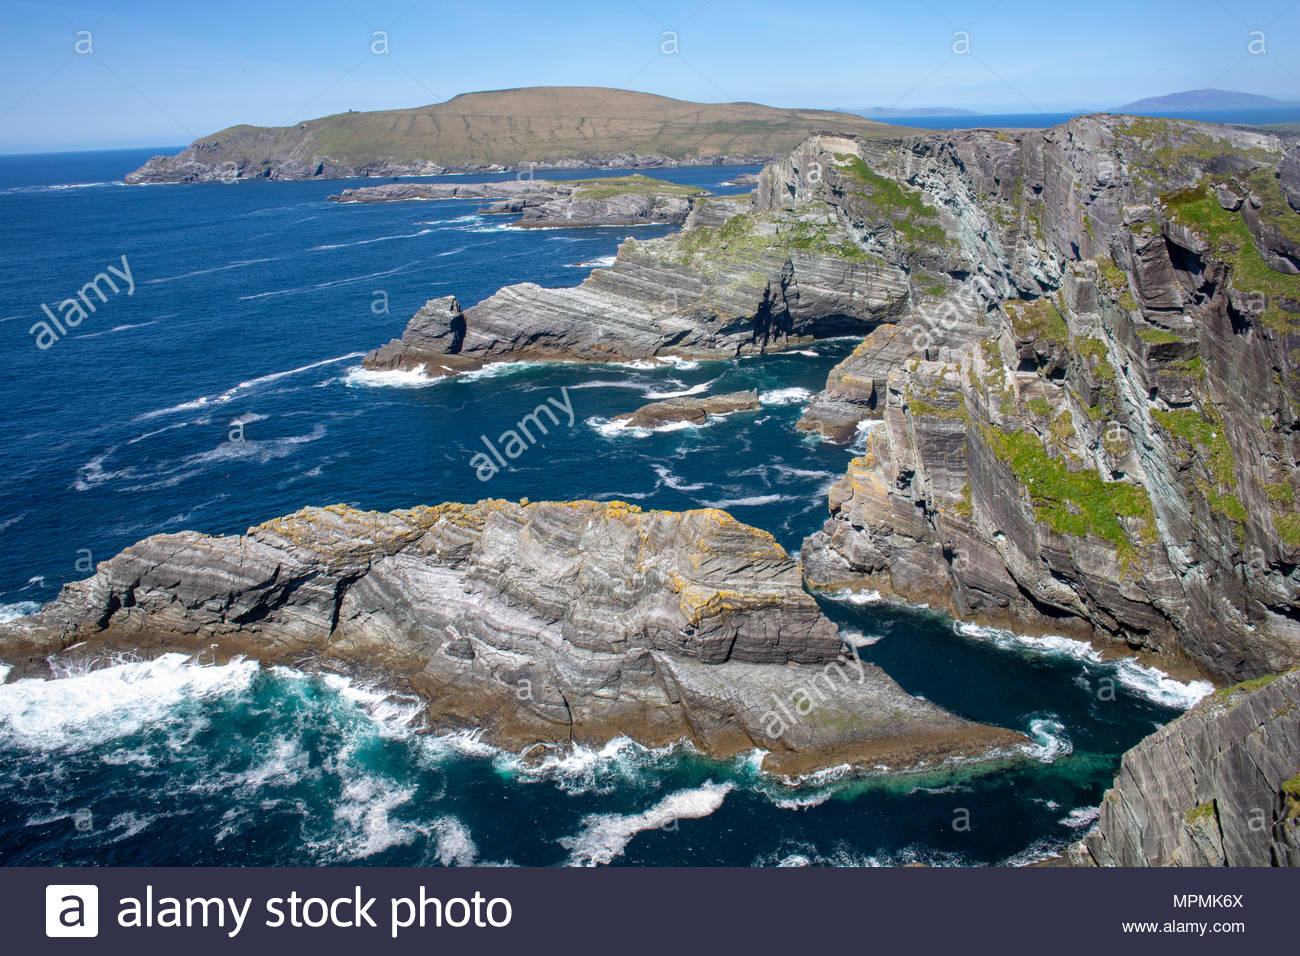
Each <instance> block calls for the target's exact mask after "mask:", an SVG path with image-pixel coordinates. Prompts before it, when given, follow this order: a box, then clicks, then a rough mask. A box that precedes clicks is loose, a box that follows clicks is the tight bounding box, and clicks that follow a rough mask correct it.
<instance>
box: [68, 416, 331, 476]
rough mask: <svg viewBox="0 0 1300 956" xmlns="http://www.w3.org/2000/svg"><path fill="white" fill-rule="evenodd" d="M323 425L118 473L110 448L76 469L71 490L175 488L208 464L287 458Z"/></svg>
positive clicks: (226, 444) (318, 434)
mask: <svg viewBox="0 0 1300 956" xmlns="http://www.w3.org/2000/svg"><path fill="white" fill-rule="evenodd" d="M325 432H326V429H325V426H324V425H322V424H320V423H319V422H318V423H317V424H316V425H315V426H313V428H312V430H311V431H310V432H308V433H306V434H304V435H288V436H285V437H282V438H265V439H257V440H255V439H251V438H246V439H243V440H241V441H226V442H222V443H221V444H220V445H217V446H216V447H215V448H210V449H208V450H207V451H205V452H199V453H198V454H195V455H188V456H186V457H185V458H182V459H181V460H179V461H176V462H173V463H171V464H166V465H161V466H156V467H153V468H149V469H143V468H137V467H136V466H134V465H128V466H127V467H125V468H120V469H117V470H113V471H110V470H106V469H105V467H104V464H105V462H106V461H107V460H108V457H109V456H110V455H111V454H112V453H113V451H114V450H116V449H110V450H109V451H107V452H104V453H103V454H100V455H96V456H95V457H94V458H92V459H90V460H89V461H88V462H86V463H85V464H84V465H82V466H81V467H80V468H79V469H77V478H76V480H74V481H73V483H72V487H73V488H74V489H75V490H76V491H90V490H92V489H93V488H96V487H98V486H99V485H103V484H105V483H107V482H132V484H128V485H124V490H126V491H157V490H159V489H162V488H174V487H176V486H177V485H179V484H181V483H182V482H184V481H188V480H189V479H190V478H193V477H195V476H197V475H199V474H200V473H201V472H203V471H204V470H206V469H207V468H208V467H209V466H210V465H213V464H216V463H220V462H228V461H254V462H256V463H258V464H260V465H265V464H267V463H268V462H272V461H276V460H278V459H280V458H286V457H288V456H289V455H291V454H293V453H294V452H295V451H297V450H298V448H299V447H300V446H302V445H306V444H310V443H311V442H316V441H320V440H321V439H322V438H324V437H325Z"/></svg>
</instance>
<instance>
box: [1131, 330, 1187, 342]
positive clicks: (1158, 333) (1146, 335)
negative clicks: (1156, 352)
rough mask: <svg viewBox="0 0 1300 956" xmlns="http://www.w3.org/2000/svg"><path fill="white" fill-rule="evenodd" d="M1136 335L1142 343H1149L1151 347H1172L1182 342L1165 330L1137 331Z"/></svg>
mask: <svg viewBox="0 0 1300 956" xmlns="http://www.w3.org/2000/svg"><path fill="white" fill-rule="evenodd" d="M1138 335H1139V336H1141V338H1142V341H1143V342H1150V343H1151V344H1152V345H1173V344H1175V343H1177V342H1181V341H1182V339H1181V338H1180V337H1179V336H1177V335H1175V334H1174V333H1173V332H1170V331H1168V330H1167V329H1138Z"/></svg>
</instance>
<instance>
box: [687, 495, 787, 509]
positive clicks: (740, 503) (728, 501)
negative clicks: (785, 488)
mask: <svg viewBox="0 0 1300 956" xmlns="http://www.w3.org/2000/svg"><path fill="white" fill-rule="evenodd" d="M798 500H799V499H798V498H796V497H794V496H792V495H747V496H745V497H743V498H719V499H718V500H717V501H705V502H701V503H702V504H703V505H704V506H705V507H706V508H722V509H726V508H755V507H758V506H759V505H774V504H776V503H777V502H778V501H798Z"/></svg>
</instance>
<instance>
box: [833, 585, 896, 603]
mask: <svg viewBox="0 0 1300 956" xmlns="http://www.w3.org/2000/svg"><path fill="white" fill-rule="evenodd" d="M821 596H822V597H824V598H827V599H829V600H831V601H841V602H844V603H846V604H857V605H859V606H861V605H866V604H880V603H882V602H883V601H884V600H885V599H884V598H883V597H881V595H880V592H879V591H869V590H862V591H854V590H851V589H849V588H845V589H844V590H842V591H823V592H821Z"/></svg>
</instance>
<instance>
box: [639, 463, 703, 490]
mask: <svg viewBox="0 0 1300 956" xmlns="http://www.w3.org/2000/svg"><path fill="white" fill-rule="evenodd" d="M651 467H652V468H654V470H655V474H656V475H658V476H659V481H660V482H661V483H662V484H663V485H664V487H666V488H671V489H673V491H700V490H702V489H704V488H707V487H708V485H706V484H694V485H688V484H686V482H685V481H684V479H682V478H679V477H678V476H677V475H675V474H673V472H672V469H671V468H669V467H668V466H667V465H660V464H657V463H656V464H654V465H652V466H651Z"/></svg>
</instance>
